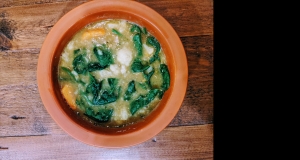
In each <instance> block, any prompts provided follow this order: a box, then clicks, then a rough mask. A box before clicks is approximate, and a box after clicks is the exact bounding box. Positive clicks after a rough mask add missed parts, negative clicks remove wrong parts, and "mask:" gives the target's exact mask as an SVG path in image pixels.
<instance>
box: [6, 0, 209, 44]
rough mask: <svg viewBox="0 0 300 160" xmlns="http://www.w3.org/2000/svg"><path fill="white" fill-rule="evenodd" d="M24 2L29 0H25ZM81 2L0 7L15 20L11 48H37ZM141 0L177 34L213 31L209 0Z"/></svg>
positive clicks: (196, 33) (198, 34) (196, 34)
mask: <svg viewBox="0 0 300 160" xmlns="http://www.w3.org/2000/svg"><path fill="white" fill-rule="evenodd" d="M33 2H34V1H33ZM33 2H32V3H33ZM20 3H21V2H20ZM24 3H25V2H24ZM28 3H29V4H31V3H30V2H26V4H28ZM82 3H84V2H83V1H71V2H60V3H41V4H39V5H37V4H36V5H23V6H17V7H4V8H0V13H5V14H6V15H7V17H6V18H7V19H9V20H12V21H14V22H16V25H15V26H16V32H15V34H14V40H13V47H12V49H24V48H41V46H42V43H43V41H44V39H45V38H46V35H47V34H48V32H49V31H50V29H51V28H52V26H53V25H54V24H55V23H56V22H57V21H58V20H59V19H60V18H61V17H62V16H63V15H64V14H66V13H67V12H68V11H70V10H71V9H73V8H75V7H76V6H78V5H80V4H82ZM142 3H144V4H145V5H147V6H149V7H151V8H153V9H154V10H156V11H157V12H158V13H160V14H161V15H162V16H163V17H164V18H166V19H167V20H168V21H169V23H170V24H171V25H172V26H173V27H174V29H175V31H176V32H177V33H178V35H179V36H180V37H186V36H200V35H211V34H212V32H213V29H212V27H213V25H212V23H213V22H212V19H211V18H210V17H211V16H212V14H213V12H212V11H213V10H212V2H211V1H210V0H203V1H198V0H188V1H185V2H184V5H180V4H181V3H182V1H171V0H169V1H148V2H146V1H145V2H142ZM13 4H14V5H17V4H15V3H13ZM21 4H22V3H21ZM36 6H38V7H36ZM191 11H193V12H191ZM46 13H47V14H46ZM174 17H176V18H174ZM192 24H193V25H192Z"/></svg>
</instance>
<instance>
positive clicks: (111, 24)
mask: <svg viewBox="0 0 300 160" xmlns="http://www.w3.org/2000/svg"><path fill="white" fill-rule="evenodd" d="M107 27H108V28H110V29H117V28H118V25H117V24H115V23H108V24H107Z"/></svg>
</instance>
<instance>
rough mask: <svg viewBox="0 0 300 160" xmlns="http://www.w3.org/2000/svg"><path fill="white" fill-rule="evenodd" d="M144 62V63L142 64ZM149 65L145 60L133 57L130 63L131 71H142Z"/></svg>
mask: <svg viewBox="0 0 300 160" xmlns="http://www.w3.org/2000/svg"><path fill="white" fill-rule="evenodd" d="M143 63H144V64H143ZM149 67H150V66H149V65H148V64H147V63H146V64H145V62H142V61H141V60H140V59H138V58H136V59H134V61H133V63H132V65H131V70H132V71H133V72H143V71H144V70H146V69H148V68H149Z"/></svg>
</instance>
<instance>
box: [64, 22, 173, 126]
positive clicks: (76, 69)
mask: <svg viewBox="0 0 300 160" xmlns="http://www.w3.org/2000/svg"><path fill="white" fill-rule="evenodd" d="M58 82H59V85H60V87H61V93H62V95H63V97H64V99H65V100H66V102H67V103H68V105H69V106H70V108H72V109H73V110H74V112H76V113H77V114H78V115H80V116H81V117H82V118H83V119H84V120H87V121H89V122H91V123H97V124H98V125H100V126H105V127H124V126H127V125H130V124H133V123H136V122H138V121H140V120H142V119H144V118H145V117H147V116H148V115H149V114H150V113H151V111H153V110H154V109H155V108H156V107H157V106H158V104H159V102H160V101H161V99H162V97H163V95H164V93H165V91H166V90H168V88H169V86H170V74H169V70H168V66H167V60H166V57H165V54H164V52H163V50H162V48H161V46H160V43H159V42H158V41H157V39H156V38H155V37H154V36H153V35H151V34H150V33H149V32H148V31H147V29H146V28H145V27H142V26H139V25H138V24H135V23H133V22H129V21H126V20H122V19H107V20H102V21H98V22H94V23H91V24H88V25H87V26H85V27H84V28H83V29H81V30H80V31H78V32H77V33H76V34H75V35H74V36H73V37H72V39H71V40H70V41H69V43H67V45H66V46H65V48H64V50H63V52H62V54H61V56H60V60H59V67H58Z"/></svg>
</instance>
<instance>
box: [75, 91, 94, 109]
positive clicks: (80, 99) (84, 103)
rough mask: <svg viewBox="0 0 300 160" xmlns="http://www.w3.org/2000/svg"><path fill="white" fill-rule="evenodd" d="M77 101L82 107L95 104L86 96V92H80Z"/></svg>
mask: <svg viewBox="0 0 300 160" xmlns="http://www.w3.org/2000/svg"><path fill="white" fill-rule="evenodd" d="M75 103H76V104H77V106H79V107H81V108H87V107H90V106H93V104H92V102H91V101H90V100H89V99H88V98H87V97H86V95H85V93H83V92H80V94H79V96H77V98H76V101H75Z"/></svg>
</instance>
